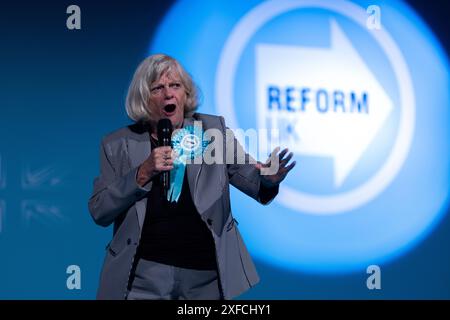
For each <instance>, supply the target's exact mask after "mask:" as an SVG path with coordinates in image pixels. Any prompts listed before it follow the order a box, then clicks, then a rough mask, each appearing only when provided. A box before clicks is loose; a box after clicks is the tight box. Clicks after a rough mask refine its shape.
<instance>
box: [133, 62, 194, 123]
mask: <svg viewBox="0 0 450 320" xmlns="http://www.w3.org/2000/svg"><path fill="white" fill-rule="evenodd" d="M166 72H169V73H172V72H176V73H177V74H178V76H179V77H180V80H181V83H182V84H183V87H184V90H185V91H186V95H187V99H186V104H185V106H184V116H185V117H189V116H192V114H193V113H194V112H195V110H197V108H198V104H199V101H198V100H199V98H198V88H197V86H196V84H195V83H194V81H193V80H192V78H191V76H190V75H189V74H188V73H187V72H186V70H185V69H184V68H183V67H182V66H181V64H180V63H179V62H178V61H177V60H175V59H174V58H172V57H170V56H168V55H164V54H154V55H151V56H149V57H148V58H146V59H145V60H144V61H142V62H141V64H140V65H139V66H138V68H137V69H136V72H135V73H134V76H133V80H131V83H130V87H129V88H128V94H127V98H126V102H125V107H126V111H127V114H128V116H129V117H130V118H131V119H132V120H134V121H136V122H138V121H144V122H146V121H150V120H151V119H152V118H153V114H152V111H151V108H149V107H148V103H149V99H150V86H151V84H152V83H153V82H155V81H156V80H158V79H159V78H160V77H161V76H162V75H163V74H164V73H166Z"/></svg>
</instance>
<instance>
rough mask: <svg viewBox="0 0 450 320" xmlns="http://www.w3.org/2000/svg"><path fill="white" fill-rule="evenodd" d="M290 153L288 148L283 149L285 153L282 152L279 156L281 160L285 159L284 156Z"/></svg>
mask: <svg viewBox="0 0 450 320" xmlns="http://www.w3.org/2000/svg"><path fill="white" fill-rule="evenodd" d="M288 151H289V149H288V148H286V149H283V151H281V152H280V154H279V155H278V157H279V159H283V157H284V155H285V154H286V153H287V152H288Z"/></svg>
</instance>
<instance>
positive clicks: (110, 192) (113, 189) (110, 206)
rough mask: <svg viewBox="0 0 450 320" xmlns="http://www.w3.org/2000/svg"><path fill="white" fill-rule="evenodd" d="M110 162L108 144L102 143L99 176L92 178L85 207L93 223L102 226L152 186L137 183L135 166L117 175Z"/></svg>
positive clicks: (110, 153) (111, 221) (111, 220)
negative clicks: (142, 185) (86, 206)
mask: <svg viewBox="0 0 450 320" xmlns="http://www.w3.org/2000/svg"><path fill="white" fill-rule="evenodd" d="M112 159H113V155H112V152H111V150H110V148H109V145H108V144H106V143H105V141H104V140H103V141H102V143H101V147H100V176H99V177H97V178H95V179H94V189H93V192H92V195H91V197H90V199H89V202H88V207H89V212H90V214H91V216H92V218H93V219H94V221H95V223H97V224H98V225H101V226H105V227H106V226H109V225H110V224H111V223H113V222H114V220H115V219H116V218H117V217H118V216H119V215H120V214H121V213H123V212H124V211H125V210H127V209H128V208H129V207H131V206H132V205H134V203H135V202H136V201H138V200H139V199H141V198H142V197H143V196H145V195H146V193H147V192H148V191H150V187H151V183H148V184H147V185H146V186H144V187H140V186H139V185H138V184H137V181H136V175H137V171H138V167H137V168H134V169H131V170H130V171H129V172H128V173H126V174H125V175H122V176H118V175H117V172H116V169H115V167H114V163H115V162H113V161H112ZM119 160H122V161H125V160H126V159H119Z"/></svg>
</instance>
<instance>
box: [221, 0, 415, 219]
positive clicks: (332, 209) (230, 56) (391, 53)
mask: <svg viewBox="0 0 450 320" xmlns="http://www.w3.org/2000/svg"><path fill="white" fill-rule="evenodd" d="M302 8H322V9H327V10H330V11H334V12H337V13H339V14H341V15H343V16H345V17H347V18H349V19H351V20H353V21H355V22H356V23H357V24H358V25H360V26H361V27H362V28H364V29H366V19H367V13H366V11H365V9H364V8H362V7H359V6H357V5H355V4H353V3H350V2H348V1H345V0H334V1H327V0H270V1H267V2H264V3H262V4H260V5H259V6H257V7H255V8H254V9H252V10H251V11H250V12H249V13H248V14H246V15H245V16H244V17H243V18H242V19H241V20H240V21H239V22H238V23H237V24H236V26H235V27H234V29H233V30H232V32H231V34H230V36H229V37H228V39H227V41H226V43H225V46H224V49H223V51H222V53H221V57H220V60H219V65H218V70H217V76H216V83H215V92H216V105H217V107H218V111H219V113H221V114H226V115H227V116H228V117H227V121H228V123H229V126H230V127H231V128H238V121H237V118H236V114H235V112H234V108H233V96H234V95H233V80H234V76H235V72H236V68H237V65H238V63H239V58H240V56H241V55H242V52H243V50H244V48H245V46H246V44H247V43H248V41H249V40H250V39H251V37H252V36H253V34H255V32H257V31H258V30H259V29H260V28H261V27H262V26H263V25H264V24H265V23H266V22H268V21H269V20H270V19H272V18H274V17H276V16H278V15H281V14H283V13H286V12H288V11H291V10H295V9H302ZM368 33H369V34H370V35H371V36H372V37H373V38H374V39H375V41H376V42H377V43H378V44H379V45H380V47H381V48H382V49H383V51H384V53H385V55H386V57H387V58H388V60H389V62H390V64H391V67H392V69H393V71H394V73H395V77H396V81H397V84H398V87H399V97H400V105H401V112H400V121H399V129H398V135H397V137H396V139H395V142H394V145H393V147H392V150H391V152H390V154H389V156H388V158H387V159H386V161H385V162H384V164H383V165H382V167H381V168H380V169H379V170H378V171H377V172H376V173H375V174H374V175H373V176H372V177H371V178H370V179H369V180H368V181H366V182H365V183H363V184H362V185H360V186H359V187H357V188H354V189H352V190H350V191H348V192H342V193H338V194H336V195H331V196H317V195H313V194H309V193H305V192H301V191H298V190H294V189H293V188H290V187H288V186H285V185H282V186H281V188H280V193H279V195H278V196H277V198H276V201H278V202H279V203H281V204H282V205H283V206H285V207H288V208H290V209H294V210H298V211H301V212H305V213H314V214H337V213H343V212H346V211H349V210H352V209H355V208H358V207H360V206H362V205H364V204H365V203H367V202H369V201H371V200H373V199H374V198H375V197H376V196H377V195H378V194H380V193H381V192H382V191H383V190H384V189H385V188H386V187H387V186H388V185H389V184H390V183H391V182H392V180H393V179H394V178H395V176H396V175H397V174H398V172H399V171H400V169H401V167H402V165H403V163H404V162H405V160H406V157H407V155H408V153H409V149H410V146H411V142H412V138H413V133H414V125H415V98H414V93H413V86H412V81H411V76H410V73H409V70H408V67H407V65H406V63H405V60H404V58H403V55H402V53H401V51H400V49H399V48H398V47H397V45H396V43H395V42H394V40H393V39H392V37H391V36H390V35H389V33H388V32H387V31H386V30H385V29H384V28H383V29H381V30H373V31H368Z"/></svg>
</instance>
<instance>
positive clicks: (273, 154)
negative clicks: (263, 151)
mask: <svg viewBox="0 0 450 320" xmlns="http://www.w3.org/2000/svg"><path fill="white" fill-rule="evenodd" d="M280 149H281V148H280V147H276V148H275V149H273V151H272V152H271V153H269V158H272V157H274V156H275V155H276V154H277V153H278V151H280Z"/></svg>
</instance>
